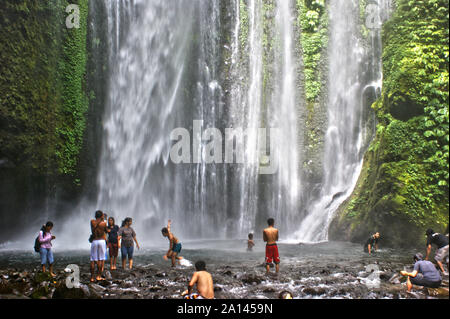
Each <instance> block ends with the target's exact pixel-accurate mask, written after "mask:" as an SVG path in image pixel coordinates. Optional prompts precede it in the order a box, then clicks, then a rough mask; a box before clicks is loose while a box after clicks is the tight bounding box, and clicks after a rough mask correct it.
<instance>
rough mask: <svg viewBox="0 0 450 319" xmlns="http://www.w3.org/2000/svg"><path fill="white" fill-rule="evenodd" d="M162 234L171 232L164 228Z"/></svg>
mask: <svg viewBox="0 0 450 319" xmlns="http://www.w3.org/2000/svg"><path fill="white" fill-rule="evenodd" d="M161 233H163V234H168V233H169V230H168V229H167V227H164V228H163V229H161Z"/></svg>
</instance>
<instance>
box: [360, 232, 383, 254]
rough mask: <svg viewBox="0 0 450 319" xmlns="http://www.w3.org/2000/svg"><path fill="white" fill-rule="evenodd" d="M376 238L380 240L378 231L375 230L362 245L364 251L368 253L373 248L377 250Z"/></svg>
mask: <svg viewBox="0 0 450 319" xmlns="http://www.w3.org/2000/svg"><path fill="white" fill-rule="evenodd" d="M378 240H380V233H379V232H376V233H375V234H373V235H372V236H370V238H369V239H367V241H366V244H365V245H364V252H366V253H367V252H368V253H369V255H370V254H371V253H372V251H373V250H374V248H375V251H378Z"/></svg>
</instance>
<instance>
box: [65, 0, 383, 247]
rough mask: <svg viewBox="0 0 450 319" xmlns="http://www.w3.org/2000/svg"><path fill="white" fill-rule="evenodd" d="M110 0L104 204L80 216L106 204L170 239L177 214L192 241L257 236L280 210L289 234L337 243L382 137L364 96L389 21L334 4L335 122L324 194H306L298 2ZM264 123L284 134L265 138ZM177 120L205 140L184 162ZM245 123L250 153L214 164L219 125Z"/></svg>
mask: <svg viewBox="0 0 450 319" xmlns="http://www.w3.org/2000/svg"><path fill="white" fill-rule="evenodd" d="M103 1H104V4H105V7H106V9H107V13H108V21H107V24H108V32H109V35H108V36H109V44H108V46H109V61H110V62H109V63H110V68H109V69H110V75H109V81H108V83H109V89H108V92H109V93H108V100H107V103H106V107H105V113H104V117H103V147H102V150H101V156H100V163H99V171H98V176H97V184H98V196H97V201H96V203H95V204H89V205H84V206H83V205H80V207H79V208H78V209H77V210H78V211H79V213H77V216H78V217H77V218H79V219H80V222H81V223H85V224H86V223H87V220H88V219H89V218H90V217H91V216H92V215H93V213H94V211H95V210H96V209H102V210H104V211H105V212H107V213H108V215H110V216H114V217H116V220H117V221H119V220H118V218H124V217H127V216H130V217H132V218H133V219H134V220H135V224H134V226H135V228H136V231H137V232H138V234H142V235H141V238H142V237H143V240H144V241H145V240H149V239H151V238H154V237H155V236H159V229H160V228H161V227H162V226H163V225H164V224H165V223H166V222H167V219H168V218H171V219H172V220H173V222H174V223H173V227H174V230H175V231H176V233H177V234H179V235H180V236H182V237H183V238H243V237H245V236H246V234H247V233H248V232H257V233H259V231H260V229H261V228H262V227H263V226H264V225H265V221H266V219H267V218H268V217H274V218H275V219H276V223H277V226H278V227H280V228H281V229H283V231H284V232H283V233H282V236H283V237H284V238H290V239H292V240H295V241H299V240H300V241H305V242H317V241H323V240H327V230H328V224H329V222H330V220H331V218H332V216H333V213H334V212H335V211H336V209H337V208H338V207H339V205H340V204H341V203H342V202H343V201H344V200H345V199H346V198H347V197H348V196H349V195H350V194H351V192H352V190H353V188H354V186H355V184H356V181H357V178H358V176H359V173H360V170H361V166H362V158H363V155H364V152H365V148H366V147H367V144H368V141H370V138H371V134H372V133H373V132H372V131H371V130H370V129H371V127H372V126H371V125H370V120H369V117H370V116H369V115H370V112H368V111H367V110H368V109H369V107H370V105H366V104H367V103H364V94H366V93H365V92H368V91H371V90H373V91H375V92H377V91H378V90H379V88H380V85H381V64H380V62H381V53H380V52H381V51H380V50H381V42H380V41H381V40H380V35H379V29H376V30H371V31H370V34H369V37H368V39H369V40H364V38H363V37H362V35H361V29H360V27H361V21H360V16H359V14H360V11H359V4H358V1H341V0H331V1H330V3H329V7H328V10H329V16H330V42H329V45H328V51H329V52H328V61H329V72H328V78H329V81H328V82H329V85H328V87H327V90H328V92H327V93H328V94H327V97H328V100H327V101H326V104H327V114H326V116H327V118H328V127H327V130H326V132H325V149H324V153H323V180H322V183H321V184H320V187H321V188H320V189H321V190H320V192H319V195H318V196H315V197H314V196H305V195H304V193H308V192H310V190H309V189H308V187H309V186H310V185H311V181H309V180H308V179H307V177H305V176H307V174H305V172H304V168H303V163H304V162H305V161H307V159H306V158H304V154H305V149H304V148H305V146H304V145H303V141H304V136H305V135H306V134H307V132H306V128H305V127H306V126H305V113H306V111H305V108H306V107H305V101H304V98H303V92H302V91H301V87H302V85H301V83H300V81H301V76H300V75H301V72H302V68H301V56H300V54H299V52H298V50H296V46H297V44H296V41H297V40H298V32H299V31H298V30H297V29H296V16H295V15H296V14H297V13H298V12H296V10H295V9H294V8H295V4H296V2H295V1H294V0H273V1H271V2H270V3H271V4H272V5H273V6H272V7H270V6H267V4H266V3H265V2H263V1H262V0H248V1H242V0H234V1H231V2H230V3H229V5H226V6H224V5H223V3H222V2H221V1H220V0H210V1H201V0H196V1H193V0H189V1H188V0H180V1H170V2H167V1H163V0H146V1H144V0H135V1H124V0H103ZM386 1H388V0H379V2H380V3H383V4H384V3H385V2H386ZM379 7H380V8H384V7H383V6H381V5H380V6H379ZM268 8H269V9H268ZM267 10H269V11H270V12H268V11H267ZM384 12H385V11H384V9H380V12H379V14H380V15H381V14H384ZM267 21H270V23H271V28H273V30H272V31H273V37H274V38H273V39H270V41H272V43H273V47H272V48H271V50H272V54H273V59H272V60H270V61H271V62H268V61H269V59H267V54H268V53H267V51H266V50H267V47H266V45H267V43H264V41H265V40H264V39H265V37H266V39H267V37H268V35H267V34H265V32H267V30H265V28H266V27H267V25H265V23H267ZM266 41H267V40H266ZM367 43H369V44H367ZM269 63H270V65H269ZM269 84H270V85H269ZM368 114H369V115H368ZM261 127H265V128H267V129H270V128H276V129H277V130H276V133H273V134H272V133H270V134H268V136H264V137H261V136H260V135H259V134H258V130H256V129H257V128H261ZM175 128H185V129H186V130H187V131H188V132H189V133H190V134H191V136H190V137H191V139H192V140H196V139H197V140H198V141H200V143H199V145H194V143H193V142H192V141H190V142H189V144H190V146H191V147H192V149H191V150H190V153H191V154H190V155H191V159H192V162H191V163H183V164H175V163H173V162H172V161H171V158H170V149H171V147H172V145H173V141H171V139H170V136H171V132H172V131H173V130H174V129H175ZM238 128H241V129H243V130H245V129H247V128H251V129H252V130H249V131H248V135H247V136H245V138H244V141H243V142H245V143H244V147H245V148H244V157H245V159H246V160H245V162H244V163H239V164H238V163H217V162H213V163H207V162H206V161H205V158H206V157H207V156H210V155H211V154H208V152H209V151H210V148H209V147H210V145H209V144H210V142H211V138H212V136H211V135H208V134H206V133H205V132H207V130H208V132H210V133H211V132H218V134H220V133H225V132H226V130H227V129H238ZM266 133H267V132H266ZM269 135H270V136H269ZM226 138H227V136H225V138H224V139H223V143H224V144H225V143H229V142H230V140H227V139H226ZM266 138H268V139H267V140H266ZM271 138H273V139H274V145H275V146H276V148H275V150H276V152H275V154H276V163H277V171H276V172H275V173H274V174H272V175H261V174H260V169H261V163H260V161H261V159H262V158H264V156H265V155H267V154H262V149H263V146H267V144H268V143H267V141H268V140H270V139H271ZM231 142H233V141H232V140H231ZM236 142H238V141H237V140H236ZM270 151H273V150H270ZM198 156H199V157H200V160H199V161H196V159H197V158H198ZM66 231H67V236H69V235H68V234H72V233H73V231H72V229H66Z"/></svg>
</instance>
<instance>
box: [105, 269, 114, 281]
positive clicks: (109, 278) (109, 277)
mask: <svg viewBox="0 0 450 319" xmlns="http://www.w3.org/2000/svg"><path fill="white" fill-rule="evenodd" d="M105 278H106V280H112V279H113V278H112V275H111V273H110V272H109V271H105Z"/></svg>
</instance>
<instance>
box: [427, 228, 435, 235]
mask: <svg viewBox="0 0 450 319" xmlns="http://www.w3.org/2000/svg"><path fill="white" fill-rule="evenodd" d="M425 234H427V235H433V234H434V230H433V229H431V228H428V229H427V231H426V232H425Z"/></svg>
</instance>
